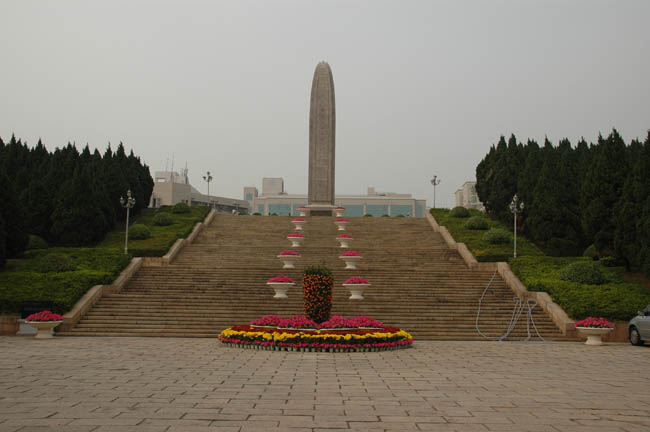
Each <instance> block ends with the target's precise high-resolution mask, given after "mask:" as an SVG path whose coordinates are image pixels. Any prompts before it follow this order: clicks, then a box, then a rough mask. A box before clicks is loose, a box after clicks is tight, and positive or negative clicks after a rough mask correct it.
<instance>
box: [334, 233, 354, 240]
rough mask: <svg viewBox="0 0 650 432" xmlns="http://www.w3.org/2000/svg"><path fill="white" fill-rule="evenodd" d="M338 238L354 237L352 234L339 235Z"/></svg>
mask: <svg viewBox="0 0 650 432" xmlns="http://www.w3.org/2000/svg"><path fill="white" fill-rule="evenodd" d="M336 238H346V239H351V238H352V236H351V235H350V234H339V235H337V236H336Z"/></svg>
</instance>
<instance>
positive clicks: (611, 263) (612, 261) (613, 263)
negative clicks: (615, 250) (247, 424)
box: [600, 256, 625, 267]
mask: <svg viewBox="0 0 650 432" xmlns="http://www.w3.org/2000/svg"><path fill="white" fill-rule="evenodd" d="M600 263H601V264H602V265H604V266H605V267H621V266H624V265H625V263H624V262H622V261H619V260H617V259H616V258H614V257H613V256H607V257H604V258H602V259H601V260H600Z"/></svg>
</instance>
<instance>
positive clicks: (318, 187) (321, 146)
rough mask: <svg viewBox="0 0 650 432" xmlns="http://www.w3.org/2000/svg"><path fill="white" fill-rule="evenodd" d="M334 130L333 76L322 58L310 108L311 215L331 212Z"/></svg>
mask: <svg viewBox="0 0 650 432" xmlns="http://www.w3.org/2000/svg"><path fill="white" fill-rule="evenodd" d="M335 132H336V115H335V109H334V78H333V77H332V69H330V65H329V64H327V63H326V62H320V63H318V65H317V66H316V70H315V71H314V79H313V80H312V83H311V106H310V108H309V188H308V208H309V214H310V215H312V216H324V215H328V216H331V215H332V209H333V207H334V154H335V152H334V149H335Z"/></svg>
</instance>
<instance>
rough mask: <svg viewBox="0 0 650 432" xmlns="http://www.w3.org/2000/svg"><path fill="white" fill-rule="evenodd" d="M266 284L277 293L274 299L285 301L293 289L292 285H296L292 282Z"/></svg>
mask: <svg viewBox="0 0 650 432" xmlns="http://www.w3.org/2000/svg"><path fill="white" fill-rule="evenodd" d="M266 284H267V285H268V286H270V287H271V288H273V291H275V295H274V296H273V298H283V299H285V298H288V297H287V292H288V291H289V288H291V286H292V285H295V284H294V283H290V282H267V283H266Z"/></svg>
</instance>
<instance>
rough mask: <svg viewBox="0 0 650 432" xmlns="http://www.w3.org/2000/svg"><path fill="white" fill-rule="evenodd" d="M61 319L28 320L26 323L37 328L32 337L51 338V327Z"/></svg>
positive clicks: (56, 324) (59, 322)
mask: <svg viewBox="0 0 650 432" xmlns="http://www.w3.org/2000/svg"><path fill="white" fill-rule="evenodd" d="M62 322H63V321H28V322H27V324H29V325H30V326H32V327H34V328H35V329H37V330H38V333H36V335H34V339H51V338H52V337H53V335H52V329H53V328H54V327H56V326H58V325H59V324H61V323H62Z"/></svg>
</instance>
